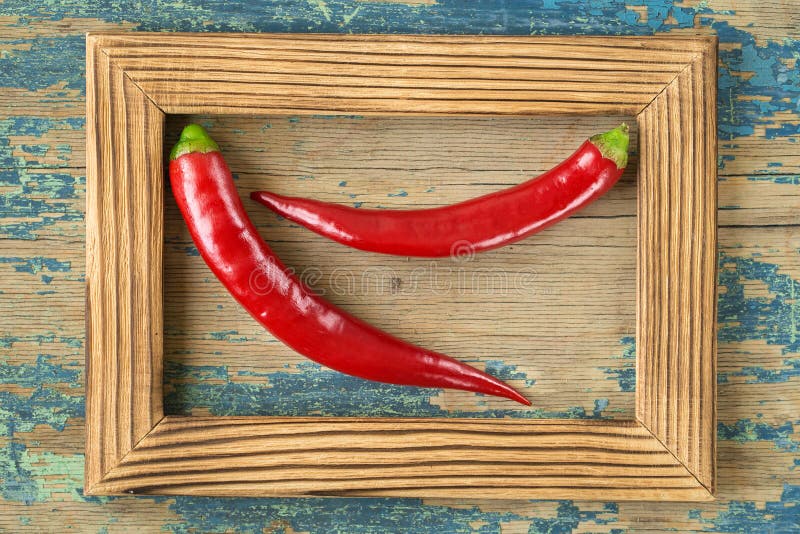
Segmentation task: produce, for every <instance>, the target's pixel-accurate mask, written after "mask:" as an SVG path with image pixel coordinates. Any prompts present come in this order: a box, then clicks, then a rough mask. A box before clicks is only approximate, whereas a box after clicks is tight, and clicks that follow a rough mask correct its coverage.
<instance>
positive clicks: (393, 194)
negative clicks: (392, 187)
mask: <svg viewBox="0 0 800 534" xmlns="http://www.w3.org/2000/svg"><path fill="white" fill-rule="evenodd" d="M386 196H387V197H407V196H408V192H407V191H404V190H403V189H401V190H400V191H398V192H397V193H387V194H386Z"/></svg>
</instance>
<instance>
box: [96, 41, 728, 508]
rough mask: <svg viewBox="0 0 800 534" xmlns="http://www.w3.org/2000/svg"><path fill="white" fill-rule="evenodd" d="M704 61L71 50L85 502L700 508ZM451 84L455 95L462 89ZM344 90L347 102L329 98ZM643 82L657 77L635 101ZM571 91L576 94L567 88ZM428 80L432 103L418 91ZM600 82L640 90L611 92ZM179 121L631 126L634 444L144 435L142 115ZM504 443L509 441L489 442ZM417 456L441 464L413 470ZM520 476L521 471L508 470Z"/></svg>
mask: <svg viewBox="0 0 800 534" xmlns="http://www.w3.org/2000/svg"><path fill="white" fill-rule="evenodd" d="M422 44H424V46H421V45H422ZM715 46H716V41H715V40H712V39H705V38H698V39H685V38H678V39H664V38H650V39H641V38H614V39H609V38H602V39H597V38H586V39H576V38H565V39H553V38H550V39H547V38H531V39H528V38H495V37H492V38H482V37H475V38H473V37H469V38H449V37H428V38H425V40H424V43H421V42H420V39H419V38H417V37H414V38H409V37H406V36H398V37H383V36H356V37H341V36H319V37H316V38H313V39H311V38H308V37H299V36H285V35H284V36H263V35H247V36H226V35H216V36H210V37H208V38H206V37H203V38H202V39H198V38H197V37H196V36H189V35H181V34H176V35H147V34H137V35H135V36H133V35H130V34H128V35H99V36H90V38H89V39H88V42H87V47H88V48H89V49H90V53H89V54H88V56H87V61H88V62H89V68H90V70H91V71H92V74H91V76H89V77H88V78H87V83H88V84H89V89H88V95H89V96H88V97H87V110H88V113H87V116H88V118H89V120H88V123H89V124H90V125H91V126H90V127H89V128H87V133H88V136H89V145H88V154H87V166H88V176H89V179H88V181H87V190H88V191H89V193H88V194H87V292H88V301H87V316H88V322H89V327H88V332H89V333H88V335H87V337H88V338H89V340H88V343H87V354H88V356H87V357H88V361H89V372H88V390H89V391H90V392H91V394H90V395H89V399H88V400H87V426H88V427H89V429H90V430H89V434H88V440H87V457H88V458H89V461H87V487H86V492H87V493H89V494H96V495H104V494H115V493H121V492H131V491H132V492H141V493H191V494H207V495H233V494H236V495H294V496H299V495H375V496H378V495H381V496H383V495H392V496H410V495H417V496H427V497H446V496H449V497H463V496H467V495H471V496H476V497H478V496H480V497H492V498H525V499H530V498H562V499H563V498H587V499H588V498H597V499H609V498H611V499H617V500H646V499H657V500H706V499H710V498H711V492H713V487H714V438H713V428H714V385H713V380H714V376H715V375H714V370H715V367H714V357H715V352H714V351H715V346H714V340H713V335H714V319H715V311H714V310H715V302H714V300H713V295H714V290H715V278H714V274H713V273H714V272H715V270H714V265H715V244H716V241H715V239H716V237H715V236H716V219H715V217H716V198H715V194H716V190H715V182H714V179H715V174H714V162H715V153H716V145H715V140H714V139H715V135H714V131H715V129H714V125H715V115H714V112H713V101H714V87H715V85H714V84H715V78H714V70H713V69H714V67H713V65H714V63H713V61H714V58H715V57H716V48H715ZM587 55H588V58H587ZM273 62H274V63H276V64H277V63H280V64H281V65H283V66H286V67H287V68H289V69H290V70H289V71H288V72H282V74H295V72H294V70H293V69H299V70H302V69H300V67H295V63H299V64H301V65H302V68H303V69H305V68H306V67H309V69H310V70H302V72H299V74H302V75H303V76H305V75H308V76H309V77H307V78H302V77H301V78H298V79H297V80H296V81H295V83H287V79H286V78H285V77H284V78H275V79H274V80H270V79H269V76H270V75H271V73H272V70H267V71H260V70H258V69H260V68H267V69H273V68H274V65H273V64H272V63H273ZM165 64H168V65H169V66H170V68H171V69H173V70H175V71H177V72H180V73H182V74H181V75H182V76H183V77H182V78H180V81H179V82H178V83H175V82H174V81H173V82H168V81H167V79H166V78H159V77H158V76H155V75H153V74H152V72H151V71H154V70H157V69H153V68H152V66H153V65H165ZM148 65H149V66H150V67H148ZM214 65H216V67H215V66H214ZM498 67H499V68H501V69H503V70H502V74H501V77H502V76H506V75H508V76H509V77H508V78H503V80H504V82H503V83H501V84H497V85H496V86H495V85H493V84H492V83H487V80H492V79H493V78H496V77H497V72H495V70H494V69H496V68H498ZM348 68H352V70H347V69H348ZM419 68H421V69H422V70H416V71H413V72H412V73H411V74H413V75H410V74H409V73H410V72H411V71H409V70H408V69H419ZM452 68H458V69H462V70H460V71H458V73H454V71H452V70H451V69H452ZM465 68H466V69H467V70H468V72H470V73H471V74H469V76H466V77H464V76H465V70H464V69H465ZM148 69H149V70H148ZM426 69H431V72H432V74H431V75H429V76H428V75H426V72H427V71H426ZM229 72H241V73H255V74H262V75H264V79H266V80H267V81H266V82H263V83H261V82H259V83H256V82H255V79H254V78H253V77H250V78H242V79H240V80H238V81H237V82H235V84H232V83H230V82H228V81H223V79H225V80H227V74H228V73H229ZM142 73H144V74H142ZM187 73H194V77H192V76H191V75H189V77H186V76H187ZM209 73H211V74H209ZM476 73H479V74H478V75H476ZM565 73H570V74H565ZM598 73H599V74H598ZM351 74H352V75H353V76H360V77H365V78H368V80H361V81H362V82H364V85H355V84H351V85H346V84H344V85H343V84H342V80H344V79H345V78H346V77H347V76H350V75H351ZM578 74H580V76H582V77H583V78H582V79H581V80H576V79H577V78H579V76H578ZM140 75H141V77H139V76H140ZM162 76H163V74H162ZM653 76H662V78H659V79H656V80H655V81H656V82H658V81H660V82H661V84H660V85H658V86H657V87H654V86H653V82H654V78H653ZM325 77H326V78H325ZM384 78H386V79H392V80H394V81H393V82H392V85H388V86H385V87H384V86H381V85H379V84H376V83H375V82H378V81H380V80H382V79H384ZM587 78H589V79H591V81H592V82H593V83H596V86H593V87H588V86H586V85H585V80H586V79H587ZM429 79H434V80H437V81H436V82H435V83H433V84H428V83H427V81H428V80H429ZM476 79H477V80H479V82H478V83H476V84H474V85H471V84H472V83H473V81H474V80H476ZM612 79H614V80H620V79H625V80H626V81H630V83H631V84H632V85H634V86H636V85H637V84H641V85H642V88H641V89H640V90H634V91H631V92H625V91H622V90H620V89H619V87H618V84H617V83H614V82H612ZM441 80H446V81H448V82H450V83H451V84H452V85H453V87H456V88H455V89H454V88H452V87H446V86H445V84H443V83H441ZM513 80H524V81H535V82H537V83H538V82H557V83H559V84H560V85H561V90H555V88H554V87H553V85H552V84H551V85H547V84H545V83H543V84H542V85H541V86H539V87H535V86H534V87H531V88H524V89H523V88H521V87H520V86H519V84H515V83H505V82H512V81H513ZM572 83H575V85H574V86H573V85H571V84H572ZM532 85H534V84H532ZM626 86H627V85H626ZM654 89H655V90H654ZM194 111H197V112H200V113H208V114H234V113H241V112H243V111H247V112H250V113H260V114H266V113H278V112H292V113H304V114H310V113H316V112H325V113H342V112H347V113H357V114H380V113H392V114H400V115H403V114H411V115H416V114H428V115H436V114H448V115H452V114H456V115H459V114H465V115H471V114H481V115H516V114H530V115H558V114H572V115H586V114H626V113H627V114H636V113H639V112H641V114H640V116H639V130H640V139H642V138H644V139H647V140H649V141H650V142H652V143H653V145H648V147H647V149H646V150H642V154H643V156H642V157H643V158H644V159H643V162H642V164H641V173H642V174H641V176H642V179H641V180H640V182H641V183H642V184H643V185H641V186H640V187H641V191H640V194H639V210H640V214H642V213H644V216H643V217H641V218H640V249H639V278H638V280H639V282H638V284H639V285H638V291H639V303H638V306H639V307H638V310H639V314H640V316H639V319H638V321H639V326H638V328H637V330H638V332H639V339H638V342H639V351H640V352H639V356H638V358H639V365H640V370H642V369H645V372H646V373H647V378H646V381H645V384H644V387H642V388H640V389H638V390H637V398H638V405H637V416H638V418H639V419H640V421H641V423H640V422H638V421H613V422H602V423H593V422H586V421H554V422H549V421H548V422H542V421H532V422H529V421H513V420H503V421H502V422H495V421H480V420H478V421H476V420H462V419H445V420H442V419H429V420H416V421H412V420H393V421H380V420H369V419H366V420H364V419H358V418H352V419H347V420H338V421H337V420H329V419H323V420H320V419H307V420H303V419H280V418H269V417H267V418H264V417H261V418H245V419H227V420H225V419H223V420H212V421H210V422H209V421H207V420H205V419H192V418H189V419H172V418H168V419H167V420H164V421H162V422H161V423H159V420H160V419H161V415H162V408H161V404H160V396H161V387H160V373H161V367H160V359H161V351H162V348H161V342H160V331H161V322H160V321H161V304H160V299H161V295H162V291H161V252H160V247H161V244H162V234H163V223H162V219H161V210H162V209H163V208H162V205H163V198H162V196H161V189H162V182H161V180H162V172H163V171H162V169H161V166H160V158H159V157H158V156H157V154H161V150H162V136H163V124H164V114H165V113H185V112H194ZM133 130H137V131H138V132H140V133H139V137H134V135H135V134H131V132H132V131H133ZM644 143H645V141H642V142H641V143H640V150H641V149H642V145H643V144H644ZM667 155H668V156H669V158H668V157H667ZM156 191H157V192H156ZM147 210H149V211H147ZM644 221H646V224H645V222H644ZM687 221H688V222H687ZM692 225H694V226H692ZM687 228H688V229H687ZM695 247H696V248H695ZM155 249H159V250H155ZM687 257H688V258H689V260H690V261H688V263H686V264H681V261H682V260H684V259H685V258H687ZM154 314H155V315H154ZM642 354H644V355H646V356H642ZM156 359H157V360H158V361H155V360H156ZM686 379H688V380H689V387H688V388H686V387H684V385H685V384H684V383H685V380H686ZM156 397H158V399H157V398H156ZM220 421H221V422H220ZM415 425H420V428H419V429H416V427H415ZM328 426H329V427H330V428H329V429H328V430H320V429H321V428H323V427H325V428H327V427H328ZM173 427H174V428H173ZM467 428H469V431H467ZM509 428H515V429H517V430H516V431H508V430H504V429H509ZM151 429H152V430H151ZM309 429H312V430H309ZM554 429H555V430H554ZM709 429H711V430H709ZM148 431H149V433H148ZM259 433H260V434H259ZM284 434H288V436H287V435H284ZM373 434H374V436H373ZM353 435H357V436H358V441H359V443H360V444H364V447H363V448H364V449H365V451H364V455H363V456H359V454H358V453H356V452H354V451H351V450H350V449H348V447H347V445H348V443H350V439H352V436H353ZM209 436H210V438H209ZM206 438H209V439H210V441H203V440H205V439H206ZM164 439H166V444H164V443H162V442H163V441H164ZM301 443H302V444H303V445H301ZM431 443H433V446H434V447H439V446H441V447H444V448H443V449H442V450H443V451H446V452H444V453H435V452H434V450H433V449H431V447H432V445H431ZM437 444H438V445H437ZM476 444H479V445H476ZM304 446H306V447H308V451H307V453H303V452H302V451H303V447H304ZM409 446H410V447H411V448H412V449H413V451H412V452H413V453H414V455H416V456H421V457H424V458H426V459H430V458H433V459H435V460H437V461H438V460H441V461H442V462H443V463H441V464H436V465H435V466H433V465H430V464H426V474H425V475H419V474H414V472H415V469H416V467H415V466H410V465H406V463H407V461H408V460H407V459H404V458H403V456H402V453H403V448H404V447H409ZM481 447H486V448H491V447H495V448H497V447H499V448H500V449H503V450H509V451H515V452H516V453H518V454H519V455H520V456H519V458H525V461H520V465H519V466H515V468H516V470H515V474H513V475H510V474H508V472H507V468H508V466H507V465H504V464H505V463H507V462H504V461H500V460H496V459H495V458H497V457H502V454H500V455H495V456H494V457H493V459H492V460H490V461H487V462H486V463H484V464H478V461H479V460H478V459H477V458H478V456H480V455H478V456H476V455H474V453H475V452H476V451H478V452H479V451H480V450H481ZM329 449H333V450H334V454H335V451H336V450H339V451H340V452H341V451H346V452H347V453H348V454H345V455H341V454H339V455H338V456H335V455H334V461H332V462H331V463H333V464H335V465H336V468H334V467H333V466H332V465H330V464H326V463H325V462H322V461H321V460H320V457H319V453H320V451H323V450H324V451H327V450H329ZM584 449H587V450H584ZM215 450H216V451H217V452H214V451H215ZM436 450H439V449H436ZM589 450H591V451H595V452H597V456H596V464H594V463H593V464H592V465H588V466H587V465H569V466H566V467H559V468H558V469H555V470H554V464H558V462H559V461H562V462H563V461H564V458H576V457H578V456H584V457H586V454H584V453H587V452H588V451H589ZM264 451H267V452H266V453H265V452H264ZM375 452H379V453H386V454H387V456H386V459H385V460H384V461H381V462H376V461H375V460H372V461H373V462H376V463H375V464H374V465H373V464H371V463H370V460H369V458H373V457H374V453H375ZM162 453H164V454H162ZM576 453H577V455H576ZM638 454H655V455H657V456H658V461H657V462H656V463H655V464H648V463H642V462H641V461H637V460H636V458H638V457H636V456H635V455H638ZM232 458H235V459H232ZM462 458H463V459H464V460H463V461H462ZM531 458H534V459H538V460H537V461H535V462H534V463H525V462H530V461H531V460H530V459H531ZM620 458H623V459H625V461H623V462H622V463H619V462H618V460H619V459H620ZM445 459H447V461H445ZM430 461H433V460H430ZM430 461H429V462H430ZM253 462H255V463H253ZM259 462H260V464H259ZM265 462H266V463H265ZM269 462H274V463H269ZM292 462H294V463H292ZM167 464H169V466H168V465H167ZM259 465H262V466H266V467H265V468H264V469H261V470H259V468H258V466H259ZM478 465H480V466H481V467H477V466H478ZM367 466H369V467H367ZM665 466H666V468H668V469H667V471H663V469H664V468H665ZM169 469H172V470H171V471H170V470H169ZM365 470H367V471H368V473H367V475H366V476H361V475H364V472H365ZM417 471H418V470H417ZM556 471H558V472H556Z"/></svg>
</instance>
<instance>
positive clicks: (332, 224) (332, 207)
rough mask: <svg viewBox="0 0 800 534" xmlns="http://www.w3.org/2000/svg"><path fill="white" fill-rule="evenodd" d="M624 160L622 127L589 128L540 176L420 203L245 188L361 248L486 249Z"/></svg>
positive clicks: (609, 177) (557, 212) (547, 216)
mask: <svg viewBox="0 0 800 534" xmlns="http://www.w3.org/2000/svg"><path fill="white" fill-rule="evenodd" d="M627 162H628V127H627V126H626V125H625V124H623V125H621V126H619V127H617V128H615V129H613V130H611V131H608V132H606V133H603V134H599V135H595V136H594V137H592V138H591V139H589V140H587V141H586V142H584V143H583V145H581V147H580V148H578V150H577V151H576V152H575V153H574V154H572V155H571V156H570V157H568V158H567V159H566V160H564V161H563V162H561V163H560V164H559V165H558V166H556V167H554V168H553V169H551V170H550V171H548V172H546V173H544V174H543V175H541V176H539V177H538V178H534V179H532V180H528V181H527V182H523V183H521V184H519V185H516V186H514V187H511V188H509V189H505V190H503V191H498V192H496V193H491V194H488V195H484V196H482V197H478V198H474V199H472V200H467V201H466V202H461V203H459V204H453V205H451V206H444V207H440V208H433V209H424V210H382V209H357V208H352V207H349V206H342V205H339V204H333V203H328V202H320V201H317V200H310V199H306V198H299V197H286V196H282V195H276V194H275V193H270V192H268V191H256V192H254V193H252V194H251V195H250V196H251V197H252V198H253V199H254V200H256V201H258V202H260V203H262V204H264V205H265V206H267V207H268V208H270V209H271V210H273V211H274V212H276V213H278V214H280V215H283V216H284V217H286V218H287V219H290V220H292V221H294V222H297V223H299V224H301V225H303V226H305V227H306V228H308V229H309V230H313V231H314V232H316V233H318V234H320V235H322V236H325V237H327V238H330V239H333V240H334V241H338V242H339V243H343V244H345V245H349V246H351V247H354V248H358V249H361V250H367V251H370V252H382V253H384V254H396V255H400V256H422V257H442V256H448V255H454V254H460V253H464V252H479V251H482V250H489V249H493V248H497V247H501V246H503V245H507V244H509V243H513V242H514V241H518V240H520V239H522V238H524V237H527V236H529V235H531V234H533V233H536V232H538V231H540V230H542V229H544V228H547V227H548V226H550V225H551V224H553V223H555V222H557V221H559V220H561V219H563V218H565V217H568V216H569V215H571V214H572V213H575V212H576V211H578V210H580V209H581V208H583V207H584V206H586V205H587V204H590V203H591V202H592V201H594V200H595V199H597V198H598V197H600V196H601V195H602V194H604V193H605V192H606V191H608V190H609V189H610V188H611V187H612V186H613V185H614V184H615V183H616V182H617V180H619V177H620V176H622V171H623V170H624V169H625V166H626V165H627Z"/></svg>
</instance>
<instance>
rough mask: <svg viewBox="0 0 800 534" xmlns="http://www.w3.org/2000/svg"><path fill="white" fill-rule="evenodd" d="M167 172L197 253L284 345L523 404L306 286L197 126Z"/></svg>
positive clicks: (380, 377)
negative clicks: (263, 231) (268, 239)
mask: <svg viewBox="0 0 800 534" xmlns="http://www.w3.org/2000/svg"><path fill="white" fill-rule="evenodd" d="M169 175H170V182H171V184H172V192H173V194H174V196H175V200H176V201H177V203H178V207H179V208H180V210H181V213H182V214H183V218H184V220H185V221H186V224H187V225H188V227H189V231H190V232H191V234H192V239H194V242H195V244H196V245H197V248H198V250H199V251H200V254H201V255H202V257H203V259H204V260H205V261H206V263H207V264H208V266H209V267H210V268H211V270H212V271H213V272H214V274H215V275H216V276H217V278H219V279H220V281H221V282H222V283H223V284H224V285H225V287H226V288H228V291H230V292H231V294H232V295H233V296H234V297H235V298H236V300H238V301H239V303H240V304H241V305H242V306H244V308H245V309H246V310H247V311H248V312H250V314H251V315H252V316H253V317H254V318H255V319H256V320H257V321H258V322H259V323H261V324H262V325H263V326H264V327H265V328H266V329H267V330H269V331H270V332H272V334H273V335H274V336H275V337H277V338H278V339H280V340H281V341H283V342H284V343H286V344H287V345H288V346H289V347H291V348H293V349H294V350H296V351H297V352H299V353H300V354H303V355H304V356H307V357H308V358H311V359H312V360H315V361H317V362H319V363H321V364H322V365H325V366H327V367H330V368H332V369H335V370H337V371H341V372H343V373H347V374H349V375H355V376H359V377H362V378H366V379H368V380H376V381H378V382H387V383H391V384H402V385H413V386H421V387H441V388H454V389H463V390H467V391H475V392H479V393H486V394H488V395H496V396H499V397H506V398H509V399H512V400H515V401H517V402H520V403H522V404H525V405H528V406H530V402H529V401H528V400H527V399H525V397H523V396H522V395H520V394H519V393H517V392H516V391H514V389H512V388H511V387H510V386H508V385H507V384H505V383H503V382H501V381H500V380H498V379H496V378H494V377H493V376H490V375H488V374H486V373H484V372H481V371H479V370H477V369H475V368H473V367H470V366H468V365H466V364H463V363H461V362H459V361H457V360H455V359H453V358H451V357H449V356H445V355H444V354H439V353H437V352H433V351H430V350H426V349H423V348H420V347H416V346H414V345H411V344H409V343H406V342H404V341H401V340H400V339H397V338H396V337H393V336H391V335H389V334H387V333H385V332H382V331H381V330H379V329H377V328H375V327H373V326H371V325H369V324H367V323H365V322H364V321H361V320H360V319H357V318H356V317H353V316H352V315H350V314H348V313H346V312H345V311H343V310H341V309H339V308H337V307H336V306H334V305H333V304H330V303H329V302H327V301H325V300H324V299H322V298H320V297H318V296H317V295H315V294H314V293H313V292H311V291H310V290H309V289H308V288H307V287H306V286H305V285H303V284H302V283H301V282H300V281H299V280H298V279H297V278H296V277H295V276H294V275H292V274H291V272H290V271H289V270H287V269H286V268H285V267H284V265H283V264H282V263H281V261H280V260H279V259H278V258H277V257H276V256H275V254H274V253H273V252H272V250H270V248H269V246H267V244H266V243H265V242H264V240H263V239H261V237H260V236H259V234H258V232H257V231H256V229H255V227H254V226H253V224H252V222H250V219H249V218H248V217H247V214H246V213H245V211H244V206H243V205H242V202H241V200H240V198H239V195H238V194H237V192H236V187H235V186H234V183H233V178H232V176H231V172H230V170H229V169H228V166H227V165H226V164H225V160H224V159H223V157H222V154H220V152H219V147H218V146H217V144H216V143H215V142H214V141H213V140H212V139H211V137H209V135H208V134H207V133H206V132H205V130H203V128H201V127H200V126H197V125H194V124H193V125H189V126H187V127H186V128H185V129H184V130H183V133H182V134H181V138H180V140H179V141H178V143H177V144H176V145H175V148H173V149H172V152H171V154H170V164H169Z"/></svg>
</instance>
